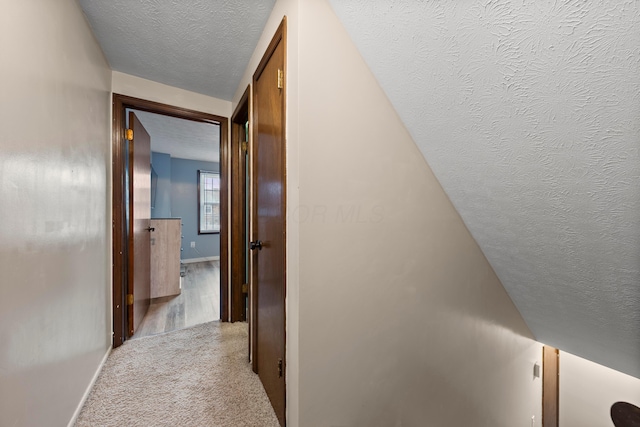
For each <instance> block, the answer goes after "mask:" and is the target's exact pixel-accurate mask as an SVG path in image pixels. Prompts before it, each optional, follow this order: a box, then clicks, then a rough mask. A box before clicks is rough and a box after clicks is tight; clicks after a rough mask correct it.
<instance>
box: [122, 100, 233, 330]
mask: <svg viewBox="0 0 640 427" xmlns="http://www.w3.org/2000/svg"><path fill="white" fill-rule="evenodd" d="M126 112H127V115H126V117H127V118H129V117H130V115H131V114H132V113H133V115H134V117H135V120H136V121H138V122H139V127H143V128H144V129H145V131H146V133H147V134H148V135H149V137H150V144H149V145H150V153H151V155H150V156H149V159H147V163H149V162H150V164H151V171H150V172H151V175H150V177H149V176H148V174H147V175H146V176H143V177H142V179H143V181H144V183H145V184H147V185H148V184H149V182H150V183H151V187H150V193H151V194H150V197H149V198H147V199H146V200H147V203H146V212H147V214H148V215H150V224H149V226H148V227H149V228H150V231H149V232H147V233H144V237H145V238H146V239H147V241H150V273H149V276H150V277H149V280H148V282H149V283H150V290H149V292H148V293H149V294H150V298H151V300H150V305H149V309H148V311H147V313H146V315H144V318H143V319H142V321H141V322H140V323H139V324H138V325H137V326H136V327H135V334H134V335H133V336H132V337H131V338H140V337H144V336H149V335H156V334H159V333H165V332H171V331H174V330H179V329H184V328H188V327H191V326H195V325H198V324H201V323H207V322H210V321H214V320H219V319H220V228H221V223H220V204H219V202H220V167H219V165H220V158H219V157H220V155H219V153H220V125H218V124H214V123H202V122H195V121H192V120H184V119H179V118H176V117H171V116H165V115H160V114H155V113H150V112H146V111H140V110H132V109H127V110H126ZM130 122H131V119H129V123H130ZM129 123H128V124H127V128H128V129H129V128H131V127H130V126H129ZM136 133H137V131H136V130H134V135H133V138H134V141H132V142H130V144H131V143H133V144H132V145H133V146H134V147H133V148H134V150H133V151H134V152H135V150H136V148H139V147H138V146H137V144H138V142H137V140H138V138H137V135H136ZM130 152H131V150H130ZM134 178H135V175H134ZM134 181H135V179H134ZM139 190H140V189H138V188H136V189H135V191H134V192H132V198H133V200H134V201H135V200H136V198H137V192H138V191H139ZM142 191H144V189H143V190H142ZM149 208H150V209H149ZM135 209H136V206H135V203H134V213H135ZM135 256H136V255H135V254H134V257H135ZM136 262H137V261H136ZM136 262H134V264H135V263H136ZM133 272H134V275H136V273H137V268H136V266H135V265H134V268H133ZM136 277H137V275H136ZM134 291H135V292H138V293H139V289H138V286H136V287H134ZM137 300H138V298H137V296H136V295H134V304H135V303H136V302H137ZM134 311H135V312H137V311H138V310H137V307H136V306H135V305H134ZM135 314H136V315H137V313H135Z"/></svg>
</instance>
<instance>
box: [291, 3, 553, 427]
mask: <svg viewBox="0 0 640 427" xmlns="http://www.w3.org/2000/svg"><path fill="white" fill-rule="evenodd" d="M298 32H299V46H298V73H299V74H298V79H299V81H298V94H297V95H298V108H299V111H298V114H299V123H298V126H299V140H298V141H296V148H297V150H298V152H297V153H296V154H299V169H297V172H298V173H299V191H300V194H299V195H300V198H299V203H297V204H296V205H292V203H291V200H289V209H290V211H289V220H290V222H296V223H297V226H298V227H299V233H300V234H299V236H300V237H299V274H300V277H299V281H300V286H299V306H298V307H297V309H298V312H299V325H298V331H299V336H298V339H299V384H298V386H299V420H297V421H299V423H298V424H292V425H301V426H305V427H315V426H365V425H366V426H417V425H429V426H463V425H464V426H466V425H474V426H492V427H495V426H505V427H506V426H509V427H512V426H527V427H529V426H531V417H532V416H535V417H536V419H537V420H538V422H539V421H540V408H541V380H540V379H534V378H533V365H534V363H535V361H536V360H538V361H539V360H540V357H541V345H540V344H539V343H537V342H536V341H534V340H533V339H532V335H531V333H530V331H529V329H528V328H527V326H526V325H525V323H524V321H523V319H522V317H521V316H520V314H519V312H518V311H517V310H516V308H515V306H514V305H513V303H512V301H511V300H510V298H509V296H508V295H507V293H506V292H505V290H504V288H503V287H502V285H501V283H500V281H499V280H498V279H497V277H496V275H495V273H494V272H493V270H492V268H491V266H490V265H489V264H488V262H487V261H486V259H485V257H484V255H483V254H482V252H481V251H480V249H479V247H478V245H477V244H476V242H475V241H474V239H473V238H472V237H471V235H470V234H469V232H468V231H467V229H466V227H465V225H464V224H463V222H462V220H461V219H460V217H459V215H458V213H457V212H456V210H455V209H454V208H453V206H452V205H451V203H450V201H449V199H448V198H447V196H446V194H445V193H444V191H443V190H442V188H441V186H440V185H439V183H438V181H437V179H436V178H435V177H434V175H433V173H432V172H431V170H430V168H429V167H428V165H427V163H426V162H425V160H424V157H423V156H422V154H421V153H420V151H419V150H418V148H417V147H416V144H415V143H414V141H413V140H412V138H411V137H410V135H409V134H408V132H407V130H406V129H405V127H404V125H403V123H402V122H401V120H400V119H399V117H398V115H397V114H396V112H395V110H394V109H393V107H392V105H391V104H390V102H389V101H388V99H387V98H386V96H385V95H384V93H383V91H382V90H381V88H380V87H379V85H378V83H377V81H376V80H375V78H374V77H373V75H372V74H371V72H370V70H369V69H368V67H367V66H366V64H365V63H364V62H363V60H362V58H361V57H360V55H359V54H358V51H357V50H356V48H355V47H354V45H353V43H352V42H351V40H350V38H349V36H348V35H347V33H346V32H345V30H344V28H343V27H342V25H341V24H340V22H339V21H338V19H337V17H336V16H335V15H334V13H333V11H332V10H331V8H330V6H329V5H328V3H327V1H326V0H316V1H310V2H309V1H304V2H300V10H299V22H298ZM398 67H400V66H398ZM398 67H397V71H398V73H399V74H398V75H399V76H401V75H402V73H401V69H400V68H398ZM289 77H291V72H289ZM399 78H401V77H399ZM289 84H291V80H289ZM290 113H291V112H290ZM289 117H291V115H290V116H289ZM289 149H291V147H289ZM289 154H291V152H289ZM296 184H297V183H296ZM289 283H290V282H289ZM288 320H289V323H288V326H291V322H292V320H291V318H288ZM537 425H539V424H537Z"/></svg>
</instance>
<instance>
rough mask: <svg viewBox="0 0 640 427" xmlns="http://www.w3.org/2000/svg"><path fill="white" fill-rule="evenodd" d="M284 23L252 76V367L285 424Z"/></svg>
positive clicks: (279, 418)
mask: <svg viewBox="0 0 640 427" xmlns="http://www.w3.org/2000/svg"><path fill="white" fill-rule="evenodd" d="M285 25H286V22H285V21H283V22H282V24H281V25H280V28H279V29H278V31H277V32H276V35H275V36H274V38H273V40H272V41H271V44H270V45H269V48H268V49H267V52H266V53H265V56H264V57H263V59H262V61H261V62H260V65H259V66H258V69H257V71H256V73H255V74H254V76H253V126H254V128H253V129H254V131H253V135H254V141H253V215H252V237H253V238H252V245H251V246H252V266H253V272H252V273H253V274H252V279H253V283H252V290H253V292H254V294H253V295H252V298H251V299H252V304H254V314H255V322H254V323H255V325H254V328H252V332H253V333H255V346H254V348H253V362H254V364H253V366H254V370H255V371H256V372H257V373H258V376H259V377H260V380H261V381H262V384H263V385H264V388H265V391H266V392H267V395H268V396H269V400H270V401H271V404H272V405H273V408H274V410H275V412H276V415H277V417H278V420H279V421H280V425H285V366H286V365H285V362H286V361H285V305H284V302H285V289H286V288H285V254H286V250H285V212H286V201H285V194H286V193H285V133H284V132H285V91H284V64H285V36H284V31H285Z"/></svg>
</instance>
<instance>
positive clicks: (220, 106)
mask: <svg viewBox="0 0 640 427" xmlns="http://www.w3.org/2000/svg"><path fill="white" fill-rule="evenodd" d="M112 75H113V80H112V85H111V88H112V90H113V93H117V94H120V95H127V96H132V97H134V98H141V99H146V100H148V101H154V102H159V103H162V104H168V105H173V106H175V107H182V108H188V109H190V110H195V111H201V112H203V113H209V114H215V115H218V116H223V117H230V116H231V102H230V101H225V100H224V99H219V98H214V97H212V96H207V95H202V94H200V93H196V92H191V91H188V90H184V89H180V88H177V87H173V86H167V85H165V84H162V83H158V82H154V81H152V80H147V79H143V78H141V77H136V76H132V75H131V74H125V73H121V72H119V71H113V72H112Z"/></svg>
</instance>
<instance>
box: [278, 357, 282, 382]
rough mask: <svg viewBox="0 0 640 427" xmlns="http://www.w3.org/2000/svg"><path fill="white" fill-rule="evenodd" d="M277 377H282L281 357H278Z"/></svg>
mask: <svg viewBox="0 0 640 427" xmlns="http://www.w3.org/2000/svg"><path fill="white" fill-rule="evenodd" d="M278 378H282V359H278Z"/></svg>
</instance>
